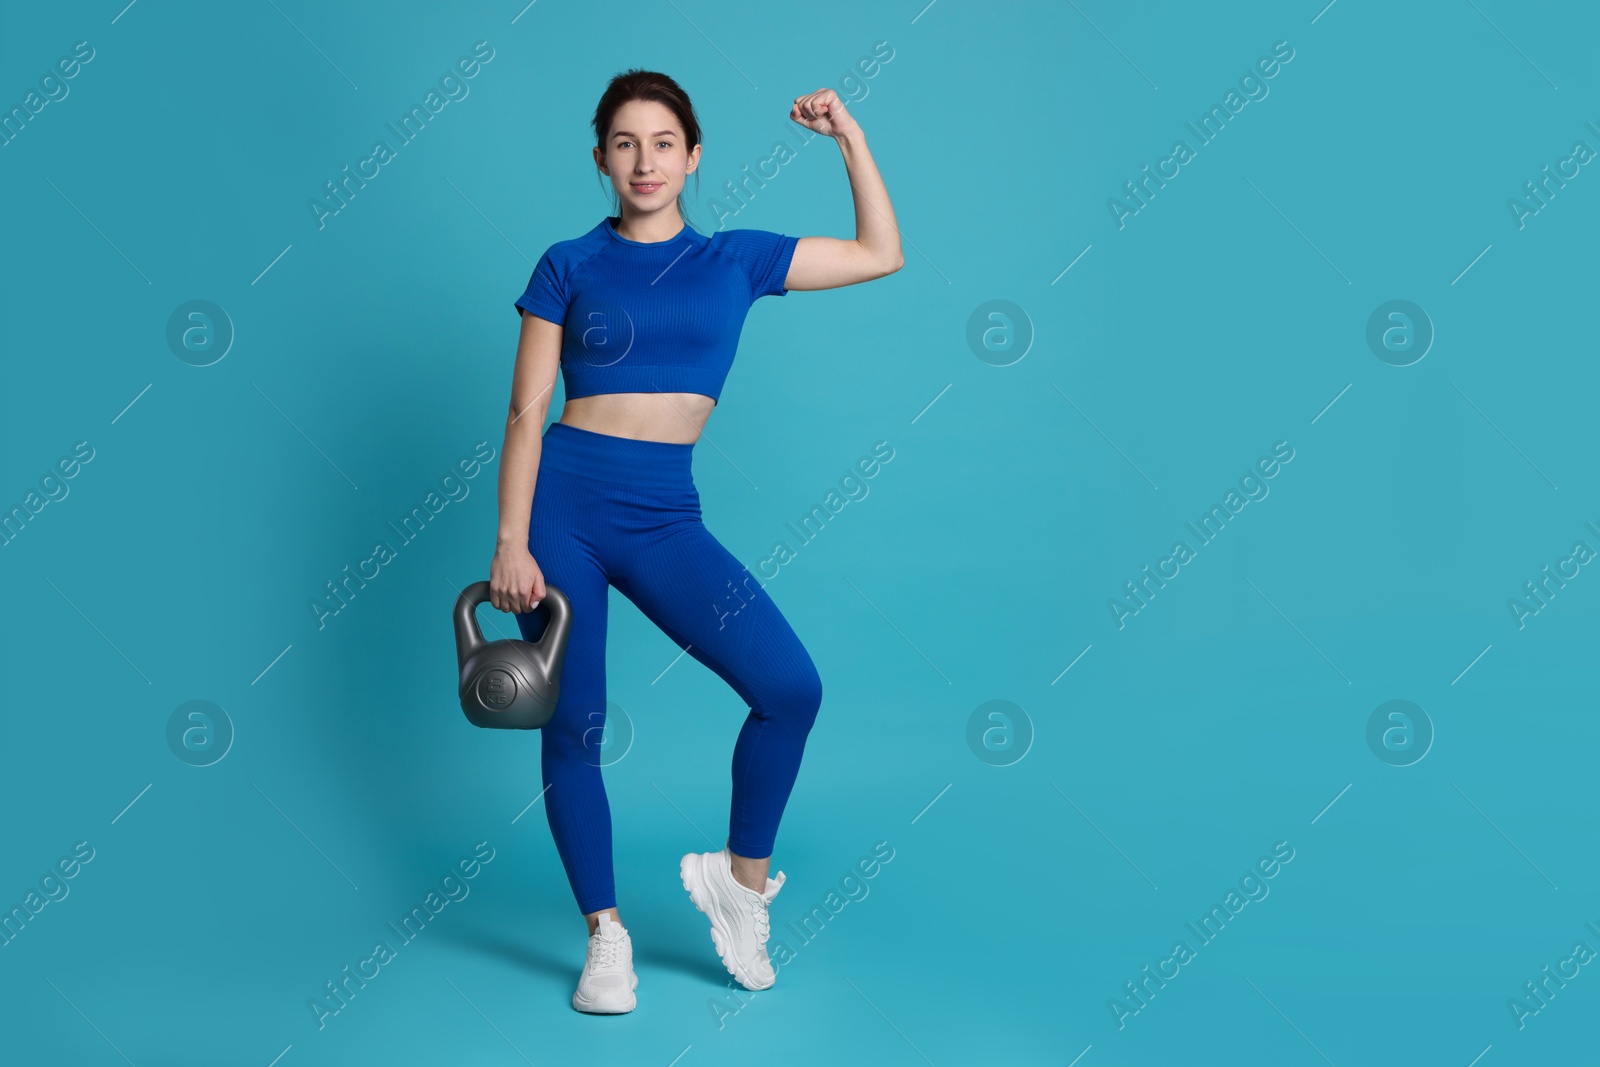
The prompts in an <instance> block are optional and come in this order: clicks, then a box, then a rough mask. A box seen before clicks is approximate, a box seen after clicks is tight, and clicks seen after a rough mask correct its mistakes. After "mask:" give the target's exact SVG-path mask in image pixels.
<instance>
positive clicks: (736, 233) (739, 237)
mask: <svg viewBox="0 0 1600 1067" xmlns="http://www.w3.org/2000/svg"><path fill="white" fill-rule="evenodd" d="M792 239H793V238H789V237H786V236H785V235H783V234H781V233H775V232H773V231H772V230H753V229H737V230H717V231H716V232H715V233H713V234H712V235H711V238H710V241H711V244H712V245H714V246H716V245H720V247H721V248H723V249H725V250H726V251H728V252H731V253H733V254H735V255H740V254H748V253H752V252H762V251H769V250H771V249H772V248H773V247H774V246H776V245H778V244H780V243H781V242H783V241H786V240H792Z"/></svg>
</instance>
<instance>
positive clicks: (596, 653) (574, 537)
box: [516, 470, 610, 748]
mask: <svg viewBox="0 0 1600 1067" xmlns="http://www.w3.org/2000/svg"><path fill="white" fill-rule="evenodd" d="M594 507H595V502H594V501H592V500H590V499H588V498H587V496H586V494H585V483H584V482H583V481H582V480H581V479H576V478H573V477H571V476H569V475H566V474H563V473H562V472H560V471H550V470H544V471H541V472H540V474H539V478H538V482H537V484H536V487H535V490H534V499H533V510H532V514H531V516H530V519H529V523H528V552H529V553H530V554H531V555H532V556H533V560H534V562H535V563H537V564H538V565H539V570H540V572H541V573H542V574H543V575H544V580H545V585H546V587H548V586H552V585H553V586H555V587H556V588H558V589H560V590H561V592H562V593H563V594H564V595H565V596H566V598H567V602H568V603H569V604H571V606H572V628H571V631H570V633H569V634H568V637H567V650H566V653H565V654H564V655H563V657H562V666H561V691H560V695H559V696H558V697H557V700H556V712H555V715H554V717H553V718H552V719H551V720H550V722H549V723H547V724H546V725H545V727H544V729H543V731H542V732H543V734H544V735H545V741H546V744H548V743H549V742H550V741H552V740H557V739H559V740H561V741H562V742H563V743H564V745H566V746H569V747H577V748H581V747H582V746H583V744H584V743H585V737H586V735H587V734H588V732H589V731H590V730H592V729H597V728H600V727H603V726H604V725H605V709H606V607H607V605H606V598H607V596H608V595H609V592H610V589H609V585H608V583H607V580H606V573H605V570H604V568H603V567H602V566H601V565H600V562H599V560H598V558H597V555H596V553H595V551H594V549H593V546H592V544H591V543H590V540H589V537H588V536H587V534H588V528H587V526H586V525H585V515H589V514H592V513H593V509H594ZM516 618H517V627H518V629H519V630H521V632H522V638H523V640H525V641H538V640H539V639H540V638H541V637H542V636H543V635H544V631H545V628H546V627H547V626H548V624H549V621H550V616H549V612H548V609H546V608H545V607H544V606H543V605H541V606H540V607H538V608H535V609H534V610H533V611H530V612H527V613H525V614H521V615H518V616H517V617H516ZM598 737H599V734H598V733H595V734H594V735H593V736H592V737H591V738H590V739H591V740H596V743H598V741H597V739H598Z"/></svg>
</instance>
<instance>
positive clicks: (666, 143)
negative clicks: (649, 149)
mask: <svg viewBox="0 0 1600 1067" xmlns="http://www.w3.org/2000/svg"><path fill="white" fill-rule="evenodd" d="M656 144H658V145H666V146H667V147H668V148H671V147H672V142H671V141H657V142H656Z"/></svg>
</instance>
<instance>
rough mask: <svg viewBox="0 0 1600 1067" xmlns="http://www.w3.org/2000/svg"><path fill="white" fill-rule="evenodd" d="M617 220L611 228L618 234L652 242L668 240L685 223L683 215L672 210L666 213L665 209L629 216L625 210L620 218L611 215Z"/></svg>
mask: <svg viewBox="0 0 1600 1067" xmlns="http://www.w3.org/2000/svg"><path fill="white" fill-rule="evenodd" d="M612 218H614V219H617V221H615V222H613V223H612V224H611V228H612V229H614V230H616V231H617V234H618V236H621V237H626V238H627V239H628V240H630V241H642V242H646V243H654V242H657V241H670V240H672V239H673V238H674V237H676V236H678V234H679V233H681V232H682V231H683V228H684V226H685V225H687V224H686V223H685V222H684V221H683V216H682V215H680V214H678V212H677V211H673V212H672V213H671V214H670V215H668V214H667V213H666V212H665V211H657V212H651V213H650V214H648V215H633V216H632V217H630V216H629V215H628V213H627V212H626V211H624V212H623V213H622V216H621V218H617V216H615V215H613V216H612Z"/></svg>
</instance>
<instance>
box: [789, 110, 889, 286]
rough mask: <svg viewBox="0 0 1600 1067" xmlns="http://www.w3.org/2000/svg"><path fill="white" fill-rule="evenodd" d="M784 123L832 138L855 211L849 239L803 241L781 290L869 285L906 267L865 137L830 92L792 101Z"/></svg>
mask: <svg viewBox="0 0 1600 1067" xmlns="http://www.w3.org/2000/svg"><path fill="white" fill-rule="evenodd" d="M789 118H790V120H792V121H794V122H798V123H800V124H801V125H802V126H804V127H806V128H807V129H809V130H815V131H816V132H817V133H820V134H823V135H825V136H827V137H832V138H833V139H834V140H835V141H836V142H838V145H839V151H840V152H841V153H842V154H843V155H844V169H845V176H846V177H847V178H849V180H850V194H851V196H852V198H853V199H854V200H855V207H856V236H855V239H854V240H850V241H847V240H843V239H841V238H838V237H802V238H800V240H799V242H798V243H797V244H796V245H795V248H794V258H793V259H791V260H790V262H789V275H788V277H787V278H786V279H785V280H784V283H783V287H784V288H785V289H836V288H838V287H839V286H842V285H855V284H856V283H857V282H870V281H871V280H872V279H874V278H881V277H883V276H884V275H886V274H893V273H894V272H895V271H897V270H899V269H900V268H901V267H903V266H905V262H906V257H905V256H904V255H903V254H902V253H901V251H900V228H899V226H897V225H896V224H895V219H894V206H893V205H892V204H890V203H889V190H887V189H886V188H884V185H883V177H882V176H881V175H880V174H879V173H878V165H877V163H875V162H873V159H872V153H871V152H869V151H868V150H867V137H866V134H865V133H863V132H862V130H861V127H860V126H859V125H857V124H856V120H855V119H854V118H852V117H851V116H850V113H849V112H847V111H846V110H845V109H844V103H843V102H842V101H841V100H840V99H839V96H838V94H837V93H835V92H834V91H833V90H832V89H821V90H818V91H817V92H814V93H811V94H809V95H807V96H800V97H796V98H795V102H794V107H793V108H791V109H790V111H789Z"/></svg>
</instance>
